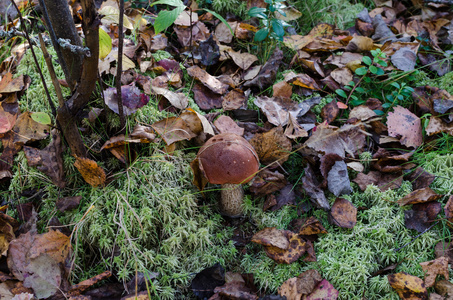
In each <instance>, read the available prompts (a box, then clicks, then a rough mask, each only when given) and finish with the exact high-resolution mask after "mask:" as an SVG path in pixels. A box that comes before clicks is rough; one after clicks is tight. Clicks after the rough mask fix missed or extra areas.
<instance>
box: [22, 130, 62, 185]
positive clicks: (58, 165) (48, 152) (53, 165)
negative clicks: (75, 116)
mask: <svg viewBox="0 0 453 300" xmlns="http://www.w3.org/2000/svg"><path fill="white" fill-rule="evenodd" d="M24 152H25V156H26V158H27V161H28V164H29V165H30V166H33V167H37V168H38V170H40V171H41V172H43V173H44V174H46V175H47V176H49V177H50V179H51V180H52V182H53V183H54V184H55V185H56V186H58V187H60V188H64V187H65V186H66V183H65V181H64V171H63V154H62V148H61V139H60V134H59V133H58V131H57V130H56V129H54V130H52V141H51V142H50V143H49V144H48V145H47V146H46V147H45V148H44V149H42V150H39V149H36V148H32V147H28V146H25V147H24Z"/></svg>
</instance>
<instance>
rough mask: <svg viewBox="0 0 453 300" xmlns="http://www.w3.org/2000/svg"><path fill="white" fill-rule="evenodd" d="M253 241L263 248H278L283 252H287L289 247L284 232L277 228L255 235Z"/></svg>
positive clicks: (268, 228)
mask: <svg viewBox="0 0 453 300" xmlns="http://www.w3.org/2000/svg"><path fill="white" fill-rule="evenodd" d="M251 241H252V242H254V243H257V244H260V245H263V246H273V247H277V248H279V249H282V250H286V249H288V247H289V241H288V239H287V237H286V235H285V234H284V232H283V231H282V230H278V229H277V228H275V227H267V228H264V229H263V230H261V231H259V232H257V233H255V234H254V235H253V237H252V239H251Z"/></svg>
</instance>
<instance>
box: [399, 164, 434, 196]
mask: <svg viewBox="0 0 453 300" xmlns="http://www.w3.org/2000/svg"><path fill="white" fill-rule="evenodd" d="M435 178H436V176H435V175H433V174H431V173H428V172H426V171H425V170H424V169H423V168H422V167H417V168H416V169H415V170H413V171H412V172H410V173H409V174H408V175H406V180H408V181H410V182H411V183H412V189H413V190H414V191H415V190H419V189H423V188H426V187H429V185H430V184H431V183H432V182H433V181H434V179H435Z"/></svg>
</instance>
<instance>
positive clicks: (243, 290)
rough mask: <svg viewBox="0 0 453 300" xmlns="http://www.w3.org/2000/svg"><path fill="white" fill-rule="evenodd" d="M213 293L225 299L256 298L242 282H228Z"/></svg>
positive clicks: (247, 299)
mask: <svg viewBox="0 0 453 300" xmlns="http://www.w3.org/2000/svg"><path fill="white" fill-rule="evenodd" d="M214 293H217V294H218V295H220V297H226V298H227V299H243V300H256V299H258V296H257V295H255V294H254V292H253V291H252V289H251V288H249V287H247V286H246V284H245V282H244V281H230V282H227V283H225V285H223V286H218V287H216V288H215V289H214Z"/></svg>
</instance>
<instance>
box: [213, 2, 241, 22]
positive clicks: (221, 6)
mask: <svg viewBox="0 0 453 300" xmlns="http://www.w3.org/2000/svg"><path fill="white" fill-rule="evenodd" d="M212 9H213V10H214V11H215V12H217V13H219V14H220V15H222V16H225V15H226V14H227V13H233V14H235V15H236V16H238V17H240V18H242V19H245V18H246V17H247V2H245V1H240V0H212Z"/></svg>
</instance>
